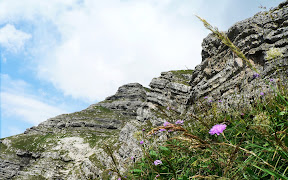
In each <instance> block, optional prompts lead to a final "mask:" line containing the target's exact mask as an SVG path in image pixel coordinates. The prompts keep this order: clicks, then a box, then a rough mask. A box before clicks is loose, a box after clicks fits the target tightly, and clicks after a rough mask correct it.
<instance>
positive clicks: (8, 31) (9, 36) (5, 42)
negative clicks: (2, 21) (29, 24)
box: [0, 24, 31, 52]
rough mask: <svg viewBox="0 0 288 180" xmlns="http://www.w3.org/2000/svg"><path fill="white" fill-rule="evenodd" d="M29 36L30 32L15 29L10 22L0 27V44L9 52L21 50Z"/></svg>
mask: <svg viewBox="0 0 288 180" xmlns="http://www.w3.org/2000/svg"><path fill="white" fill-rule="evenodd" d="M30 38H31V35H30V34H27V33H25V32H22V31H20V30H17V29H16V28H15V27H14V26H13V25H11V24H6V25H5V26H4V27H2V28H1V29H0V46H3V47H4V48H6V49H7V50H8V51H11V52H17V51H19V50H21V49H22V48H23V46H24V43H25V41H27V40H28V39H30Z"/></svg>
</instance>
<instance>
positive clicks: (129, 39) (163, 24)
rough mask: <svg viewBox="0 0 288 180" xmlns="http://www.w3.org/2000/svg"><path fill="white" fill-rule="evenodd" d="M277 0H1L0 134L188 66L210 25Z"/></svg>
mask: <svg viewBox="0 0 288 180" xmlns="http://www.w3.org/2000/svg"><path fill="white" fill-rule="evenodd" d="M282 1H283V0H253V1H251V0H217V1H215V0H105V1H103V0H49V1H46V0H21V1H19V0H0V61H1V127H0V130H1V132H0V137H1V138H3V137H8V136H12V135H15V134H19V133H23V132H24V131H25V129H27V128H29V127H32V126H35V125H38V124H39V123H40V122H43V121H45V120H47V119H48V118H51V117H55V116H56V115H60V114H63V113H71V112H75V111H80V110H82V109H85V108H87V107H88V106H89V105H90V104H94V103H97V102H99V101H102V100H104V99H105V97H107V96H110V95H113V94H115V92H116V91H117V89H118V87H119V86H121V85H123V84H127V83H133V82H138V83H140V84H142V85H143V86H146V87H148V85H149V83H150V81H151V80H152V78H154V77H158V76H160V73H161V72H164V71H169V70H180V69H194V67H195V66H196V65H198V64H200V63H201V43H202V40H203V38H205V37H206V36H207V35H208V34H209V31H208V30H206V29H205V28H204V27H203V25H202V24H201V22H200V21H199V20H198V19H197V18H196V17H195V15H199V16H200V17H202V18H205V19H206V20H207V21H208V22H210V23H211V24H212V25H213V26H217V27H218V28H219V29H220V30H222V31H226V30H227V29H228V28H229V27H230V26H232V25H233V24H234V23H236V22H237V21H241V20H244V19H246V18H249V17H251V16H253V15H254V14H256V13H257V12H259V11H263V10H264V9H263V8H259V7H260V6H262V7H266V8H267V9H269V8H271V7H276V6H277V5H278V4H279V3H280V2H282Z"/></svg>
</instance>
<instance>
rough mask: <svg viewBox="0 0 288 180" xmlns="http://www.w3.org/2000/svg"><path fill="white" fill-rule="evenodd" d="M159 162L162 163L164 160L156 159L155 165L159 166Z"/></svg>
mask: <svg viewBox="0 0 288 180" xmlns="http://www.w3.org/2000/svg"><path fill="white" fill-rule="evenodd" d="M159 164H162V161H161V160H155V161H154V165H155V166H157V165H159Z"/></svg>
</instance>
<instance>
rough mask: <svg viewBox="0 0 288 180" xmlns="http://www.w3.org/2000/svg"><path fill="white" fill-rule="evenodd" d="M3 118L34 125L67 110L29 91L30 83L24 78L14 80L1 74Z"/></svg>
mask: <svg viewBox="0 0 288 180" xmlns="http://www.w3.org/2000/svg"><path fill="white" fill-rule="evenodd" d="M1 80H2V82H1V119H2V120H5V119H6V118H9V119H13V118H14V119H17V120H22V121H25V122H28V123H31V124H32V125H37V124H38V123H40V122H43V121H45V120H47V119H48V118H51V117H53V116H56V115H59V114H63V113H66V111H65V110H63V109H61V108H59V107H57V106H54V105H50V104H49V103H47V102H45V101H43V100H42V99H41V98H40V97H37V96H35V95H33V94H30V93H29V88H30V85H29V84H27V83H26V82H24V81H22V80H13V79H11V78H10V77H9V76H8V75H1Z"/></svg>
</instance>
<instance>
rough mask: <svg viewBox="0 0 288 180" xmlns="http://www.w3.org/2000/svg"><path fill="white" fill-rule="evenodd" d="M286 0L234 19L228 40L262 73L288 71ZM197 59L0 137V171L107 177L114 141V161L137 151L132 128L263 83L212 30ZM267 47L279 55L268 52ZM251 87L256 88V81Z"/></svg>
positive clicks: (227, 100)
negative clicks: (193, 65)
mask: <svg viewBox="0 0 288 180" xmlns="http://www.w3.org/2000/svg"><path fill="white" fill-rule="evenodd" d="M287 32H288V1H285V2H283V3H281V4H280V5H279V6H278V7H277V8H274V9H272V10H270V11H268V12H260V13H258V14H256V15H255V16H253V17H252V18H249V19H246V20H243V21H241V22H238V23H236V24H235V25H233V26H232V27H231V28H230V29H229V30H228V31H227V32H226V34H227V36H228V37H229V38H230V39H231V41H232V42H233V43H234V44H235V45H236V46H238V47H240V49H241V50H243V52H244V54H245V55H246V56H247V57H248V59H249V60H250V61H251V63H252V64H253V65H254V66H255V67H256V68H257V69H258V70H259V71H260V76H262V77H264V79H271V78H273V79H274V80H273V82H271V83H279V79H277V78H278V77H281V79H283V78H287V77H288V52H287V51H288V50H287V49H288V38H287V36H288V34H287ZM202 47H203V50H202V63H201V64H200V65H198V66H197V67H196V68H195V70H193V71H192V70H180V71H169V72H163V73H161V76H160V77H158V78H154V79H152V81H151V83H150V85H149V86H150V88H145V87H143V86H142V85H140V84H138V83H131V84H127V85H124V86H121V87H119V89H118V91H117V92H116V94H115V95H113V96H110V97H107V98H106V99H105V100H104V101H102V102H99V103H97V104H93V105H91V106H89V107H88V108H87V109H85V110H82V111H79V112H75V113H71V114H63V115H59V116H56V117H54V118H50V119H48V120H47V121H45V122H43V123H40V124H39V125H38V126H34V127H31V128H29V129H27V130H26V131H25V132H24V133H23V134H19V135H16V136H12V137H8V138H4V139H1V140H0V150H1V152H0V179H72V180H73V179H105V176H107V174H108V171H106V169H109V168H111V167H112V166H111V164H112V160H111V158H110V157H109V155H108V154H107V151H106V150H105V147H106V146H108V147H110V148H111V149H113V151H114V153H113V155H114V157H115V158H116V159H117V160H118V162H119V167H118V168H119V169H120V170H121V171H125V168H126V167H127V166H129V163H131V159H130V157H131V156H134V157H139V156H140V155H141V149H140V147H139V144H138V142H139V140H138V139H137V137H135V134H137V133H138V134H139V133H143V132H141V130H142V129H143V128H146V129H147V128H150V127H151V126H156V125H159V124H161V123H162V122H163V121H164V120H165V116H163V113H159V112H163V111H165V112H167V111H166V110H167V109H173V112H175V113H177V114H179V115H185V114H189V113H193V111H194V107H195V105H196V106H197V101H198V100H199V99H202V98H203V97H205V96H207V97H208V98H209V100H212V101H216V100H222V101H223V103H222V104H223V106H231V105H233V104H237V100H236V99H237V98H234V97H235V96H245V97H247V98H245V99H248V100H251V99H253V96H257V95H258V94H259V92H260V91H261V92H267V91H269V89H268V88H267V85H266V84H265V82H264V81H263V80H261V79H256V78H254V77H253V75H254V72H253V71H252V70H251V69H250V68H248V67H247V66H246V64H245V63H244V62H243V61H242V60H241V59H240V58H238V57H236V56H235V55H234V54H233V53H232V52H231V51H230V50H229V48H228V47H226V46H225V45H223V44H222V43H221V42H220V41H219V40H218V39H216V38H215V37H214V36H213V35H212V34H210V35H208V36H207V37H206V38H205V39H204V40H203V43H202ZM271 48H278V49H280V50H281V52H282V54H283V56H281V57H278V58H275V59H272V60H271V59H268V58H267V57H266V55H267V52H268V51H269V49H271ZM255 87H257V88H255Z"/></svg>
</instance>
